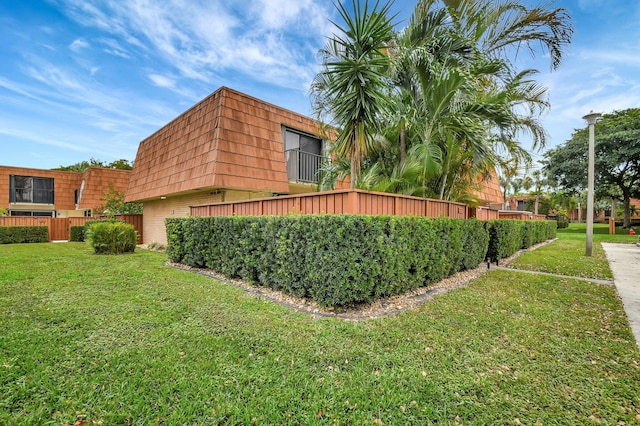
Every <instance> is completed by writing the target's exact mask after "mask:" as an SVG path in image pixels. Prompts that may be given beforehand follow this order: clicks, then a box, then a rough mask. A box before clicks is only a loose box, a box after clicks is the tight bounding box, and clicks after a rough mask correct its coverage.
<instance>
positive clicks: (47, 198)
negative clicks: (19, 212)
mask: <svg viewBox="0 0 640 426" xmlns="http://www.w3.org/2000/svg"><path fill="white" fill-rule="evenodd" d="M53 199H54V197H53V190H51V189H19V188H16V189H14V196H13V197H11V200H12V201H11V202H13V203H33V204H53Z"/></svg>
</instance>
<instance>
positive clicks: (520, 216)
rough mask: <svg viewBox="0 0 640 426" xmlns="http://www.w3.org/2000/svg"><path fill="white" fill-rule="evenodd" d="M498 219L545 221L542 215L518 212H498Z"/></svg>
mask: <svg viewBox="0 0 640 426" xmlns="http://www.w3.org/2000/svg"><path fill="white" fill-rule="evenodd" d="M498 216H499V217H498V218H499V219H515V220H546V219H547V217H546V216H545V215H543V214H533V213H531V212H524V211H518V210H500V211H499V212H498Z"/></svg>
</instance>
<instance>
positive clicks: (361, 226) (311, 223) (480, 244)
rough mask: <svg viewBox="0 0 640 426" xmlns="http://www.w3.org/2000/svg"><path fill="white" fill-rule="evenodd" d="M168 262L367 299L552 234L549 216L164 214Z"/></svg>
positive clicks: (329, 297)
mask: <svg viewBox="0 0 640 426" xmlns="http://www.w3.org/2000/svg"><path fill="white" fill-rule="evenodd" d="M165 224H166V230H167V240H168V246H167V255H168V257H169V260H170V261H172V262H177V263H183V264H186V265H189V266H193V267H197V268H209V269H212V270H215V271H217V272H220V273H222V274H224V275H226V276H228V277H232V278H242V279H243V280H245V281H248V282H251V283H253V284H258V285H262V286H266V287H270V288H273V289H275V290H280V291H283V292H285V293H288V294H291V295H294V296H298V297H309V298H312V299H314V300H315V301H317V302H318V303H319V304H321V305H323V306H340V305H349V304H354V303H361V302H370V301H372V300H374V299H376V298H379V297H384V296H391V295H394V294H399V293H402V292H405V291H407V290H410V289H413V288H417V287H421V286H425V285H427V284H430V283H432V282H436V281H439V280H441V279H443V278H446V277H448V276H450V275H452V274H454V273H456V272H459V271H462V270H465V269H472V268H475V267H476V266H478V265H479V264H480V263H481V262H483V261H485V260H492V261H497V260H499V259H502V258H505V257H508V256H510V255H512V254H513V253H515V252H516V251H518V250H519V249H521V248H527V247H529V246H531V245H533V244H537V243H539V242H542V241H545V240H547V239H550V238H553V237H555V231H556V224H555V222H554V221H518V220H495V221H486V222H482V221H478V220H475V219H472V220H459V219H447V218H437V219H432V218H420V217H408V216H364V215H302V216H258V217H256V216H250V217H241V216H232V217H197V218H169V219H166V222H165Z"/></svg>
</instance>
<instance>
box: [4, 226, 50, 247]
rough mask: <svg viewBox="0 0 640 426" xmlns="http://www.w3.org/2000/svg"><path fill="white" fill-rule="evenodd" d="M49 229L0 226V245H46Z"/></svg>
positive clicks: (44, 227) (43, 227)
mask: <svg viewBox="0 0 640 426" xmlns="http://www.w3.org/2000/svg"><path fill="white" fill-rule="evenodd" d="M47 241H49V228H48V227H46V226H0V244H18V243H46V242H47Z"/></svg>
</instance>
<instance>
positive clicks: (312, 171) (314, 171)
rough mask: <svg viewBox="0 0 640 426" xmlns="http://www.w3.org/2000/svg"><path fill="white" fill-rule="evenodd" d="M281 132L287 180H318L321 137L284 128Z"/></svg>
mask: <svg viewBox="0 0 640 426" xmlns="http://www.w3.org/2000/svg"><path fill="white" fill-rule="evenodd" d="M283 133H284V150H285V159H286V162H287V175H288V176H289V180H291V181H295V182H308V183H316V182H318V177H319V172H320V164H321V162H322V161H321V160H322V139H320V138H318V137H315V136H313V135H308V134H305V133H302V132H297V131H295V130H292V129H286V128H285V129H284V130H283Z"/></svg>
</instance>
